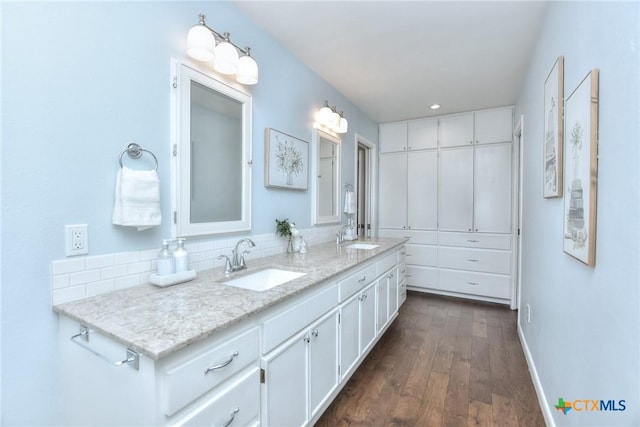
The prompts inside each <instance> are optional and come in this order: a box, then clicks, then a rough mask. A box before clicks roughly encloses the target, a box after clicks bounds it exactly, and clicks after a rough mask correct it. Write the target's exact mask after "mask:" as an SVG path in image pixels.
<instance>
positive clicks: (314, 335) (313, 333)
mask: <svg viewBox="0 0 640 427" xmlns="http://www.w3.org/2000/svg"><path fill="white" fill-rule="evenodd" d="M311 335H313V337H314V338H318V330H317V329H314V330H313V331H311Z"/></svg>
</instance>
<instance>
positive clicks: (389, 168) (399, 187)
mask: <svg viewBox="0 0 640 427" xmlns="http://www.w3.org/2000/svg"><path fill="white" fill-rule="evenodd" d="M406 171H407V154H406V153H393V154H385V155H382V156H380V172H379V173H380V190H379V195H380V209H379V219H378V221H379V225H380V227H383V228H400V229H402V228H405V227H406V225H407V173H406Z"/></svg>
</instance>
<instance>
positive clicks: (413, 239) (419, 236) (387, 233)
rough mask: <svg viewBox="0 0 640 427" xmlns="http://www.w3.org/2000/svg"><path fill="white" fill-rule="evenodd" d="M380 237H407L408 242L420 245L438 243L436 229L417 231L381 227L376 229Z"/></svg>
mask: <svg viewBox="0 0 640 427" xmlns="http://www.w3.org/2000/svg"><path fill="white" fill-rule="evenodd" d="M378 235H379V236H380V237H395V238H398V239H403V238H404V239H409V242H408V243H417V244H422V245H435V244H437V243H438V233H437V232H436V231H419V230H398V229H390V228H381V229H380V230H379V231H378Z"/></svg>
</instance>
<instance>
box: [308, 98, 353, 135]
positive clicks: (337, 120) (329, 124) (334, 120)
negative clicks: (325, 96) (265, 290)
mask: <svg viewBox="0 0 640 427" xmlns="http://www.w3.org/2000/svg"><path fill="white" fill-rule="evenodd" d="M316 122H318V124H320V125H322V126H324V127H326V128H329V129H331V130H332V131H334V132H336V133H346V132H347V130H348V129H349V122H347V119H345V118H344V112H342V111H340V112H339V113H338V111H337V110H336V106H335V105H334V106H333V107H329V101H324V106H323V107H322V108H321V109H320V110H318V113H317V114H316Z"/></svg>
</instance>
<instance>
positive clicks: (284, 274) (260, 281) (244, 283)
mask: <svg viewBox="0 0 640 427" xmlns="http://www.w3.org/2000/svg"><path fill="white" fill-rule="evenodd" d="M305 274H307V273H299V272H297V271H288V270H279V269H277V268H267V269H265V270H260V271H256V272H255V273H251V274H247V275H245V276H241V277H238V278H237V279H233V280H228V281H225V282H223V283H224V284H225V285H231V286H235V287H236V288H242V289H248V290H250V291H257V292H262V291H266V290H268V289H271V288H275V287H276V286H278V285H282V284H283V283H287V282H290V281H291V280H294V279H297V278H299V277H302V276H304V275H305Z"/></svg>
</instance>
